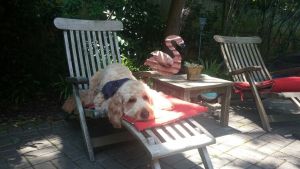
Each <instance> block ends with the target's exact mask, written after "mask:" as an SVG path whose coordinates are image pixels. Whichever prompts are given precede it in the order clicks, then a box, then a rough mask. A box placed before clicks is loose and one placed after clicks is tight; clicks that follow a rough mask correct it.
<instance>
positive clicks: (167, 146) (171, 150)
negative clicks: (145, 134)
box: [148, 134, 214, 159]
mask: <svg viewBox="0 0 300 169" xmlns="http://www.w3.org/2000/svg"><path fill="white" fill-rule="evenodd" d="M213 143H214V140H213V139H212V138H210V137H208V136H207V135H205V134H201V135H197V136H190V137H188V138H184V139H180V140H176V141H169V142H165V143H161V144H155V145H151V146H148V148H149V149H148V151H149V153H150V154H151V156H152V159H155V158H162V157H166V156H170V155H173V154H177V153H180V152H183V151H187V150H192V149H195V148H200V147H205V146H206V145H210V144H213Z"/></svg>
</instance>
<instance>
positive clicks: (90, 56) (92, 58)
mask: <svg viewBox="0 0 300 169" xmlns="http://www.w3.org/2000/svg"><path fill="white" fill-rule="evenodd" d="M86 33H87V39H88V44H89V58H90V61H91V63H92V64H91V66H92V71H93V72H92V74H94V73H95V72H96V71H97V70H96V66H95V58H94V50H93V46H92V38H91V32H90V31H87V32H86Z"/></svg>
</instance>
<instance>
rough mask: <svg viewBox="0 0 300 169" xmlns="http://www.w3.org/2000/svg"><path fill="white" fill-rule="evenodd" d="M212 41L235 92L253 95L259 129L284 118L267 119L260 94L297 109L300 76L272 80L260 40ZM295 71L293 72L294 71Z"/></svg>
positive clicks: (273, 117)
mask: <svg viewBox="0 0 300 169" xmlns="http://www.w3.org/2000/svg"><path fill="white" fill-rule="evenodd" d="M214 39H215V40H216V41H217V42H218V43H220V47H221V52H222V56H223V58H224V61H225V63H226V66H227V68H228V70H229V73H230V74H231V75H232V78H233V80H234V82H235V83H234V88H235V91H236V92H238V93H240V94H243V92H245V91H251V92H252V94H253V96H254V99H255V102H256V106H257V109H258V112H259V115H260V119H261V122H262V126H263V128H264V129H265V130H266V131H270V130H271V127H270V124H269V123H270V122H272V121H275V120H278V119H286V117H282V116H281V117H280V115H270V116H268V115H267V114H266V111H265V109H264V106H263V103H262V100H261V95H264V96H266V97H268V96H272V97H274V96H279V97H281V98H288V99H291V100H292V101H293V102H294V103H295V104H297V105H298V106H299V107H300V104H299V102H300V100H299V98H300V93H299V92H300V77H284V78H277V79H272V76H271V74H270V73H269V71H268V70H267V68H266V66H265V64H264V61H263V59H262V57H261V54H260V51H259V49H258V46H257V45H258V44H260V43H261V38H259V37H229V36H220V35H215V36H214ZM295 70H296V69H293V71H295ZM283 116H287V115H283ZM292 116H293V117H292V118H293V119H294V120H295V117H298V119H299V115H298V116H297V115H294V114H293V115H292Z"/></svg>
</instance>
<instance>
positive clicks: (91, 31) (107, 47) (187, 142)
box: [54, 18, 215, 169]
mask: <svg viewBox="0 0 300 169" xmlns="http://www.w3.org/2000/svg"><path fill="white" fill-rule="evenodd" d="M54 24H55V26H56V27H57V28H58V29H61V30H63V36H64V41H65V48H66V55H67V61H68V68H69V73H70V77H69V78H68V79H69V81H70V82H71V83H72V85H73V95H74V96H75V101H76V106H77V111H78V113H79V117H80V124H81V129H82V132H83V138H84V141H85V143H86V147H87V150H88V155H89V158H90V160H92V161H93V160H94V150H93V148H94V147H99V146H104V145H108V144H112V143H116V142H119V141H122V140H124V138H128V136H127V135H126V134H123V133H117V134H110V135H105V136H102V137H98V138H90V134H89V130H88V127H87V124H86V116H89V117H94V118H96V117H104V118H105V117H106V115H105V113H104V112H100V113H102V114H101V115H99V112H97V114H98V115H97V116H96V115H95V113H94V112H95V111H92V110H88V109H86V108H84V107H83V106H82V103H81V101H80V95H79V91H80V90H84V89H88V79H89V78H90V77H91V76H92V75H93V73H95V72H96V71H97V70H99V69H101V68H104V67H105V66H107V65H108V64H111V63H122V62H121V54H120V51H119V46H118V39H117V38H118V37H117V35H116V32H117V31H121V30H122V29H123V24H122V22H120V21H109V20H106V21H96V20H79V19H67V18H55V19H54ZM122 125H123V127H124V128H125V129H127V131H129V132H127V133H131V134H132V135H133V136H135V137H136V138H137V140H138V141H139V142H140V143H141V144H142V145H143V147H144V148H145V149H146V151H147V152H148V154H149V156H150V158H151V160H152V166H153V168H156V169H159V168H160V165H159V159H160V158H162V157H166V156H170V155H173V154H176V153H180V152H183V151H187V150H191V149H195V148H197V149H198V150H199V153H200V155H201V157H202V161H203V164H204V166H205V168H213V167H212V164H211V161H210V158H209V155H208V153H207V149H206V146H207V145H210V144H213V143H215V139H214V137H213V136H212V135H210V134H209V133H208V132H207V131H206V130H205V129H204V128H203V127H202V126H201V125H200V124H199V123H198V122H197V121H195V120H193V119H192V118H188V119H185V120H181V121H177V122H173V123H169V124H167V125H162V126H159V127H153V128H150V129H145V130H142V131H140V130H137V129H136V128H135V127H134V126H132V124H131V123H129V122H128V121H125V120H123V121H122ZM100 130H101V129H100Z"/></svg>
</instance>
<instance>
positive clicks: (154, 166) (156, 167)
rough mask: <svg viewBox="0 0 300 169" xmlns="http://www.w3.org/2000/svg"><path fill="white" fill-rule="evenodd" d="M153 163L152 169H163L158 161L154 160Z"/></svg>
mask: <svg viewBox="0 0 300 169" xmlns="http://www.w3.org/2000/svg"><path fill="white" fill-rule="evenodd" d="M151 163H152V164H151V166H152V169H161V167H160V164H159V160H158V159H155V160H152V162H151Z"/></svg>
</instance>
